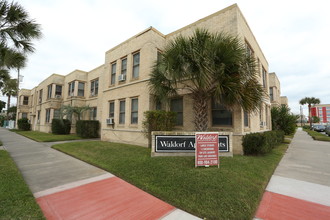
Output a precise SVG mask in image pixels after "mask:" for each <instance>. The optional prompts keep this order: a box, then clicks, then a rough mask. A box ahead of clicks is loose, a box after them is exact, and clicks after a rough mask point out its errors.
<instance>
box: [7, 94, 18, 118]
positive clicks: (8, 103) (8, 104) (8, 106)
mask: <svg viewBox="0 0 330 220" xmlns="http://www.w3.org/2000/svg"><path fill="white" fill-rule="evenodd" d="M7 96H8V101H7V115H8V111H9V108H10V95H7ZM18 104H19V103H18V100H17V106H18Z"/></svg>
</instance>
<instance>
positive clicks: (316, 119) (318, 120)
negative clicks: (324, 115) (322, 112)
mask: <svg viewBox="0 0 330 220" xmlns="http://www.w3.org/2000/svg"><path fill="white" fill-rule="evenodd" d="M319 122H320V118H319V117H317V116H312V123H319Z"/></svg>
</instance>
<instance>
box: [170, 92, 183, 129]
mask: <svg viewBox="0 0 330 220" xmlns="http://www.w3.org/2000/svg"><path fill="white" fill-rule="evenodd" d="M170 109H171V111H172V112H176V125H179V126H181V125H183V99H182V97H180V98H176V99H171V108H170Z"/></svg>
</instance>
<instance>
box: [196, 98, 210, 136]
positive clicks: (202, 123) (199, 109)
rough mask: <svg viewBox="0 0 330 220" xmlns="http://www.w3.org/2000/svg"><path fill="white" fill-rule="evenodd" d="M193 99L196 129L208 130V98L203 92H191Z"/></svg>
mask: <svg viewBox="0 0 330 220" xmlns="http://www.w3.org/2000/svg"><path fill="white" fill-rule="evenodd" d="M193 99H194V106H193V109H194V124H195V130H196V131H207V130H208V117H207V111H208V105H207V104H208V100H209V98H208V97H207V95H205V94H201V93H197V94H193Z"/></svg>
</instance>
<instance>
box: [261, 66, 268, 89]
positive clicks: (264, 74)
mask: <svg viewBox="0 0 330 220" xmlns="http://www.w3.org/2000/svg"><path fill="white" fill-rule="evenodd" d="M266 82H267V71H266V70H265V68H263V67H262V85H263V86H264V88H266V86H267V85H266Z"/></svg>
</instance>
